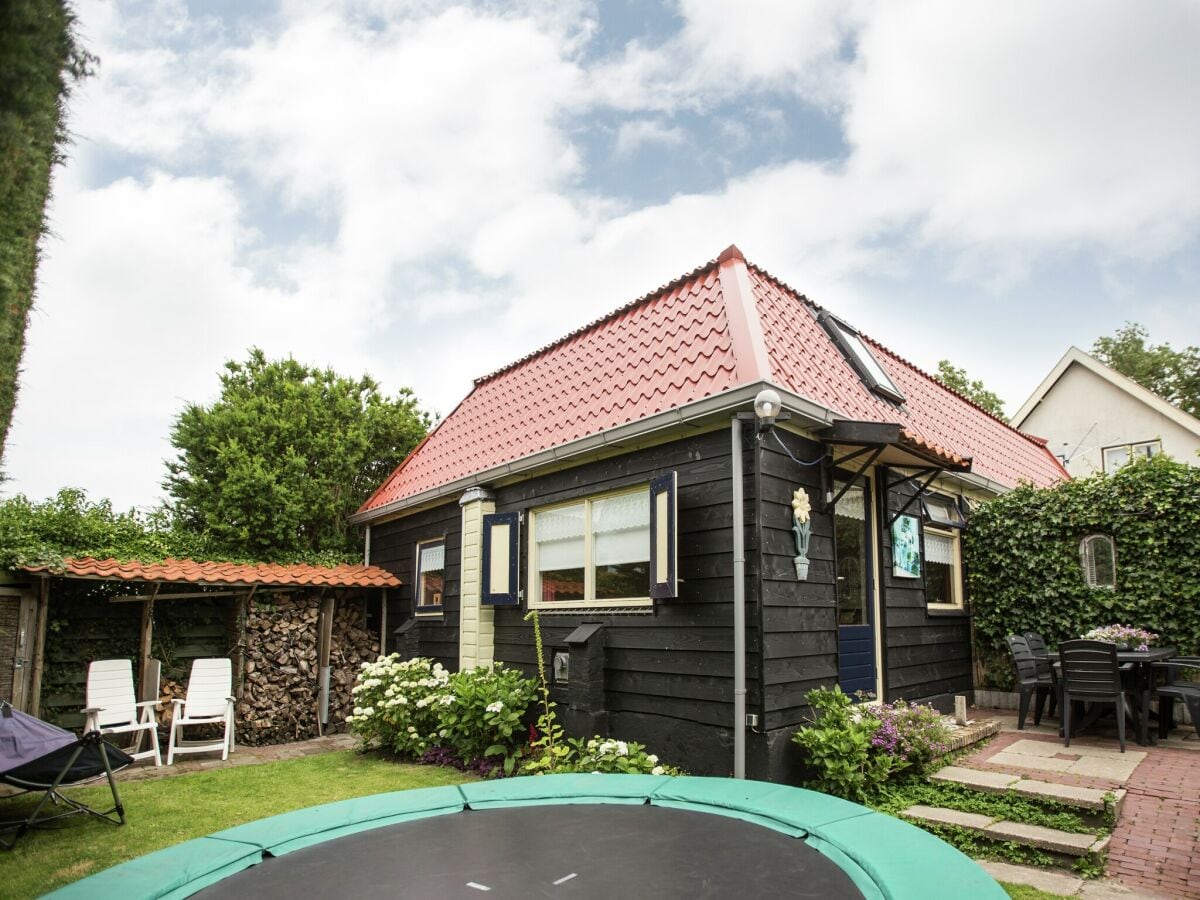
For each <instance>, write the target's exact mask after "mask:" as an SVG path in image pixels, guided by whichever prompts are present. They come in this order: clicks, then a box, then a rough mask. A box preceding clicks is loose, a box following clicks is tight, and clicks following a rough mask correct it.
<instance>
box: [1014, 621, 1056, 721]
mask: <svg viewBox="0 0 1200 900" xmlns="http://www.w3.org/2000/svg"><path fill="white" fill-rule="evenodd" d="M1005 640H1006V641H1007V642H1008V651H1009V653H1011V654H1012V660H1013V665H1014V666H1016V668H1017V687H1018V690H1020V692H1021V699H1020V706H1019V709H1018V712H1017V729H1018V730H1024V728H1025V719H1026V717H1027V716H1028V715H1029V701H1030V700H1031V699H1032V698H1034V697H1036V699H1037V702H1036V703H1035V705H1034V708H1033V724H1034V725H1041V724H1042V708H1043V706H1045V704H1046V698H1047V697H1049V698H1050V713H1051V714H1052V715H1053V713H1054V708H1055V705H1056V703H1057V697H1056V685H1055V682H1054V673H1053V672H1052V671H1051V667H1050V665H1049V661H1047V663H1046V666H1045V670H1044V671H1043V669H1042V667H1040V666H1039V665H1038V661H1037V658H1036V657H1035V656H1034V655H1033V653H1032V652H1031V651H1030V649H1029V643H1028V641H1026V640H1025V638H1023V637H1022V636H1021V635H1019V634H1010V635H1009V636H1008V637H1007V638H1005Z"/></svg>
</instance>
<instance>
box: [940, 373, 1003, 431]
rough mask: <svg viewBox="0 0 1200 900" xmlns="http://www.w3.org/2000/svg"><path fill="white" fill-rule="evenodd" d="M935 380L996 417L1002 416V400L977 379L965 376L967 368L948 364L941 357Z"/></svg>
mask: <svg viewBox="0 0 1200 900" xmlns="http://www.w3.org/2000/svg"><path fill="white" fill-rule="evenodd" d="M936 378H937V380H938V381H940V382H941V383H942V384H944V385H945V386H946V387H948V388H950V389H951V390H952V391H957V392H958V393H960V394H962V395H963V396H964V397H966V398H967V399H968V400H970V401H971V402H972V403H974V404H975V405H976V406H981V407H983V408H984V409H986V410H987V411H988V412H990V413H991V414H992V415H993V416H995V417H996V418H998V419H1003V418H1004V401H1003V400H1001V399H1000V398H999V397H998V396H997V395H995V394H993V393H992V392H991V391H989V390H988V389H987V388H985V387H984V386H983V382H982V381H979V380H975V381H972V380H971V379H970V378H969V377H967V370H966V369H960V368H958V367H957V366H953V365H951V364H950V360H948V359H943V360H941V361H940V362H939V363H938V370H937V376H936Z"/></svg>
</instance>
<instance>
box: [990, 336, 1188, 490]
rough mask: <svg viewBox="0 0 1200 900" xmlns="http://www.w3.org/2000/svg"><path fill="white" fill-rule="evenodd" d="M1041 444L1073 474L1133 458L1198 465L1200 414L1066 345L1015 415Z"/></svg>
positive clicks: (1116, 465) (1015, 420)
mask: <svg viewBox="0 0 1200 900" xmlns="http://www.w3.org/2000/svg"><path fill="white" fill-rule="evenodd" d="M1012 425H1013V427H1014V428H1019V429H1020V430H1021V431H1023V432H1026V433H1027V434H1035V435H1038V436H1039V437H1043V438H1045V439H1046V441H1047V448H1048V449H1049V450H1050V452H1051V453H1053V454H1054V455H1055V456H1057V457H1059V458H1060V459H1062V461H1063V465H1064V467H1065V468H1066V469H1067V471H1068V472H1070V473H1071V477H1073V478H1084V477H1087V476H1088V475H1094V474H1096V473H1097V472H1112V471H1115V470H1116V469H1119V468H1120V467H1121V466H1123V465H1124V464H1125V463H1127V462H1128V461H1129V460H1130V459H1131V458H1133V457H1134V456H1137V455H1141V456H1154V455H1157V454H1159V453H1166V454H1168V455H1169V456H1172V457H1173V458H1175V459H1177V460H1179V461H1180V462H1187V463H1192V464H1193V465H1200V458H1198V457H1197V455H1196V454H1197V452H1200V419H1196V418H1195V417H1194V416H1190V415H1188V414H1187V413H1185V412H1184V411H1183V410H1181V409H1179V408H1178V407H1176V406H1172V405H1171V404H1170V403H1168V402H1167V401H1166V400H1164V399H1162V398H1161V397H1159V396H1158V395H1157V394H1155V393H1153V392H1152V391H1148V390H1147V389H1146V388H1144V387H1142V386H1141V385H1140V384H1138V383H1137V382H1136V381H1134V380H1133V379H1131V378H1127V377H1126V376H1124V375H1122V374H1121V373H1120V372H1117V371H1116V370H1114V369H1111V368H1109V367H1108V366H1106V365H1104V363H1102V362H1100V361H1099V360H1098V359H1096V358H1095V357H1093V356H1089V355H1088V354H1087V353H1084V352H1083V351H1082V350H1080V349H1079V348H1078V347H1072V348H1071V349H1069V350H1068V351H1067V352H1066V354H1065V355H1064V356H1063V358H1062V359H1060V360H1059V361H1058V364H1057V365H1056V366H1055V367H1054V368H1053V369H1052V370H1051V371H1050V374H1049V375H1047V376H1046V378H1045V379H1044V380H1043V381H1042V383H1041V384H1039V385H1038V386H1037V389H1036V390H1035V391H1034V392H1033V394H1031V395H1030V397H1029V399H1028V400H1026V401H1025V403H1024V404H1023V405H1022V406H1021V408H1020V409H1019V410H1017V414H1016V415H1015V416H1013V419H1012Z"/></svg>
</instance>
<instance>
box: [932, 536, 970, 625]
mask: <svg viewBox="0 0 1200 900" xmlns="http://www.w3.org/2000/svg"><path fill="white" fill-rule="evenodd" d="M925 604H926V605H927V606H929V607H931V608H933V609H962V608H963V590H962V541H961V538H960V537H959V533H958V532H957V531H943V530H942V529H940V528H930V527H929V526H926V527H925Z"/></svg>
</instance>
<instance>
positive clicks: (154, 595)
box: [108, 582, 238, 603]
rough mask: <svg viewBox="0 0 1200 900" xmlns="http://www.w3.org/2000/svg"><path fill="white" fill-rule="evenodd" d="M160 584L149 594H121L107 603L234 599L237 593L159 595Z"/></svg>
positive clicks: (198, 592)
mask: <svg viewBox="0 0 1200 900" xmlns="http://www.w3.org/2000/svg"><path fill="white" fill-rule="evenodd" d="M160 587H162V582H156V583H155V585H154V590H153V591H152V592H151V593H149V594H122V595H121V596H119V597H110V598H109V600H108V602H109V603H140V602H141V601H143V600H199V599H201V598H202V597H236V596H237V593H238V592H237V591H194V592H191V593H186V594H171V593H167V594H160V593H159V592H158V589H159V588H160Z"/></svg>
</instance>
